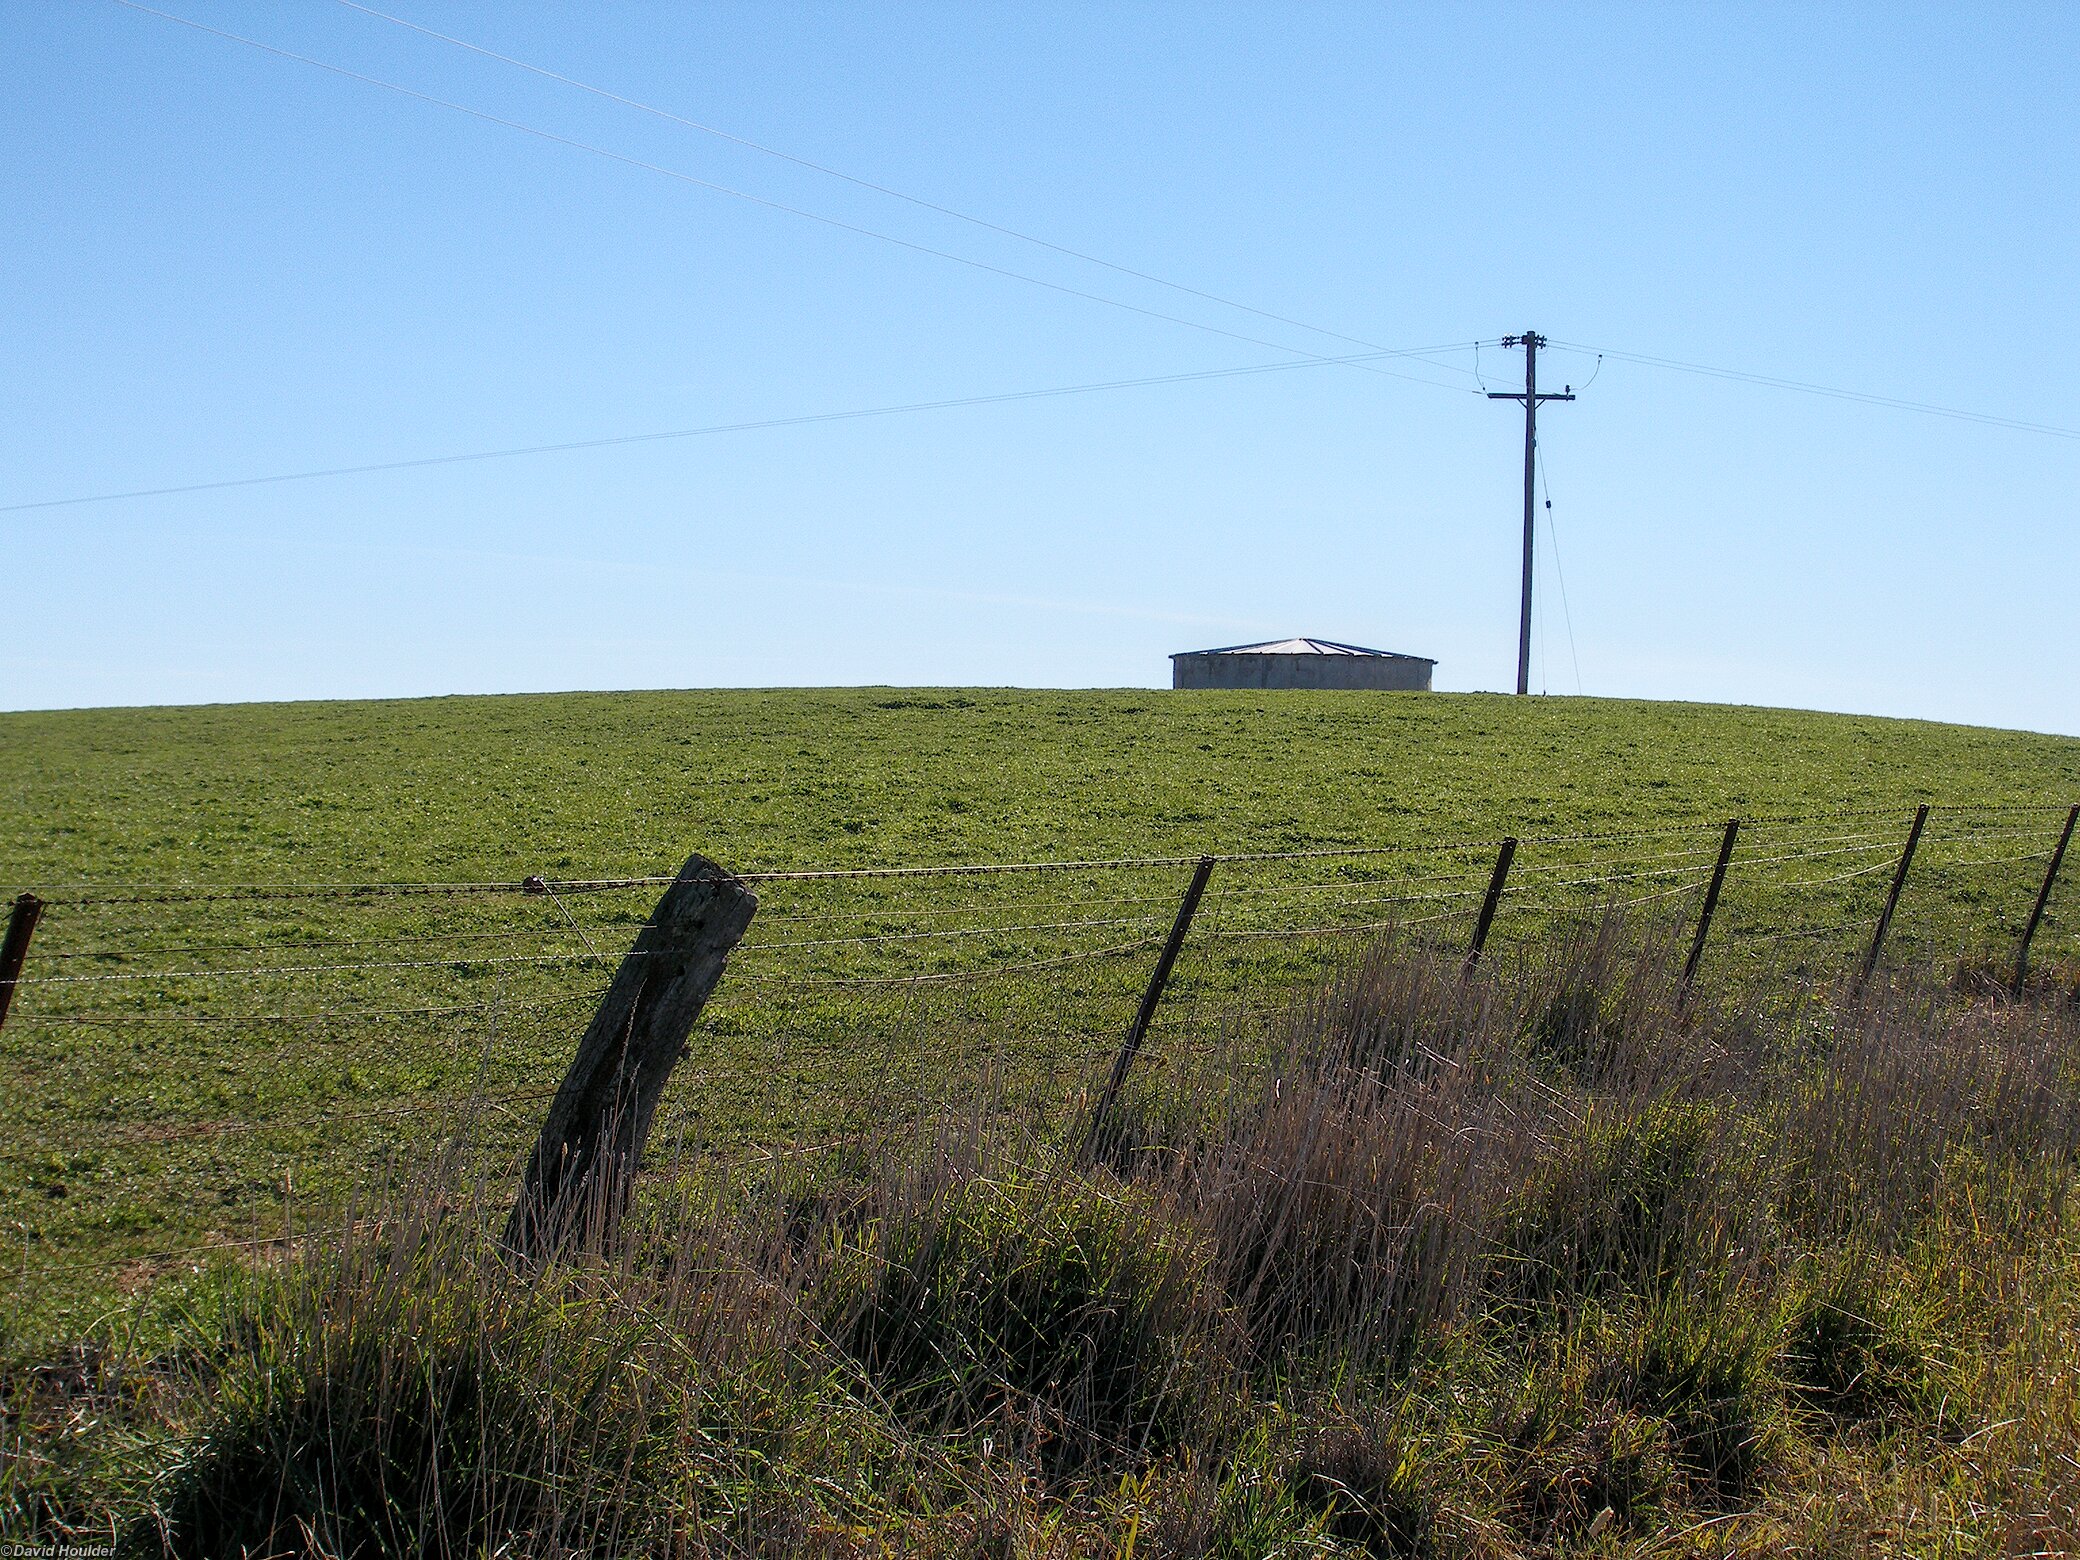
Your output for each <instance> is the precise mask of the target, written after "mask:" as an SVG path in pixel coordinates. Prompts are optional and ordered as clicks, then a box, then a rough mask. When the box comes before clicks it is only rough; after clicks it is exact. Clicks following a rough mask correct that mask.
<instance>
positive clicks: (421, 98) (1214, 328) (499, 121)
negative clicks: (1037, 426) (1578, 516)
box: [114, 0, 1480, 395]
mask: <svg viewBox="0 0 2080 1560" xmlns="http://www.w3.org/2000/svg"><path fill="white" fill-rule="evenodd" d="M114 3H115V4H117V5H120V6H124V7H126V8H127V9H129V10H133V11H140V12H143V13H144V14H145V15H147V16H156V17H158V18H160V19H161V20H163V21H168V22H173V23H176V24H178V25H180V26H182V27H190V28H193V29H195V30H196V31H197V32H203V33H208V34H210V35H211V36H213V37H217V38H223V39H225V40H227V41H229V42H232V43H240V44H244V45H246V46H247V47H249V48H254V49H259V50H261V51H262V52H264V53H267V54H272V55H275V56H277V57H279V58H282V59H286V60H293V61H295V62H296V63H298V64H302V65H309V66H312V67H314V68H315V69H318V70H322V71H327V72H329V73H331V74H333V75H336V76H341V77H344V78H346V79H348V80H350V81H358V82H361V83H363V84H365V85H368V86H372V87H380V88H382V89H383V90H384V91H386V92H395V93H397V94H399V95H400V96H403V97H408V98H411V99H413V100H415V101H417V102H421V103H426V104H430V105H432V106H434V107H436V108H445V109H448V110H451V111H452V112H455V113H458V114H465V115H467V116H469V117H470V118H472V119H479V120H482V121H484V122H485V123H486V124H493V125H498V126H500V127H502V128H504V129H507V130H516V131H518V132H520V133H521V134H523V135H530V136H534V137H536V138H537V139H540V140H543V141H548V142H551V143H553V144H555V145H558V146H567V147H570V148H572V149H573V150H576V151H581V152H586V153H589V154H590V155H592V156H595V157H603V158H606V159H608V160H610V161H613V162H618V163H622V164H625V165H626V166H628V167H631V168H639V169H642V170H643V171H645V172H648V173H655V174H660V175H662V176H663V177H665V178H668V179H676V180H678V181H679V182H681V183H683V184H688V185H692V186H694V187H695V188H698V189H704V190H708V191H710V192H711V193H714V194H718V195H727V196H729V197H730V198H732V199H734V200H742V201H747V202H749V203H750V204H752V205H755V206H762V207H765V208H767V209H768V210H772V211H779V212H785V213H786V214H787V215H789V216H794V217H800V218H803V219H804V220H805V221H810V222H818V223H822V224H823V225H824V226H826V227H832V228H837V229H839V230H841V231H843V232H848V233H854V234H857V235H859V236H861V237H863V238H871V239H874V240H876V241H877V242H880V243H884V244H892V245H894V246H895V247H897V248H899V249H906V250H910V251H912V252H914V253H917V254H922V255H930V256H933V257H934V258H936V259H940V260H946V261H950V262H952V263H953V264H955V265H964V266H968V267H970V268H972V269H974V270H978V271H985V272H988V273H989V274H991V275H993V276H1001V277H1005V278H1008V279H1010V280H1012V281H1018V282H1024V283H1026V284H1027V285H1028V286H1032V287H1040V288H1045V289H1046V290H1047V291H1049V292H1055V293H1061V294H1063V295H1064V296H1067V297H1072V298H1081V299H1083V300H1085V301H1086V302H1090V303H1098V304H1103V305H1104V306H1106V307H1107V308H1113V309H1121V310H1124V311H1126V312H1127V313H1129V314H1138V315H1141V316H1143V317H1145V318H1148V319H1153V320H1162V321H1165V322H1167V323H1169V324H1172V325H1182V326H1184V327H1185V328H1186V329H1188V330H1197V331H1204V332H1206V333H1208V334H1210V335H1215V336H1225V337H1227V338H1228V339H1229V340H1231V341H1242V342H1247V343H1249V344H1250V345H1251V346H1258V347H1269V348H1271V349H1272V350H1274V351H1278V352H1290V353H1293V354H1294V355H1295V356H1298V357H1306V358H1317V357H1319V356H1320V355H1319V354H1317V353H1312V352H1308V351H1306V350H1305V349H1303V348H1300V347H1294V346H1289V345H1287V344H1286V343H1284V342H1280V341H1270V340H1266V339H1265V338H1263V337H1261V336H1248V335H1244V334H1243V333H1242V332H1240V331H1233V330H1228V329H1226V328H1225V327H1223V326H1219V325H1209V324H1207V323H1206V322H1205V321H1203V320H1194V319H1189V318H1187V317H1186V316H1184V315H1181V314H1169V313H1165V312H1164V311H1163V310H1161V309H1150V308H1145V307H1143V306H1142V305H1140V304H1138V303H1128V302H1127V301H1126V300H1124V299H1121V298H1113V297H1108V296H1107V295H1105V294H1103V293H1094V292H1089V291H1086V290H1085V289H1083V288H1080V287H1071V286H1069V285H1067V284H1066V283H1063V282H1051V281H1048V280H1046V279H1045V278H1043V277H1038V276H1033V275H1030V274H1028V273H1026V272H1024V271H1015V270H1013V269H1011V268H1010V267H1008V266H1000V265H994V264H992V263H990V262H989V261H987V260H977V259H975V258H974V257H973V256H971V255H962V254H957V253H955V252H954V251H952V250H948V249H938V248H935V247H933V246H932V245H930V244H920V243H917V242H916V241H914V240H912V239H907V238H899V237H897V236H896V235H895V234H893V233H884V232H882V231H881V230H879V229H878V228H870V227H866V226H864V225H862V224H860V223H857V222H847V221H846V220H844V219H843V218H841V217H833V216H828V215H826V214H824V213H823V212H819V211H811V210H809V209H808V208H806V207H802V206H793V205H789V204H788V203H787V202H785V201H778V200H773V199H771V198H769V197H767V196H764V195H754V194H752V193H751V192H750V191H748V190H740V189H736V188H734V187H733V186H730V185H727V184H720V183H717V182H716V181H715V180H713V179H703V178H700V177H699V176H697V175H695V174H691V173H687V172H685V171H683V170H682V169H678V168H669V167H666V166H665V165H664V164H662V163H654V162H650V161H648V160H646V159H644V158H641V157H632V156H630V155H629V154H627V153H626V152H617V151H613V150H611V149H609V148H607V147H604V146H599V145H596V144H594V143H592V142H590V141H580V140H578V139H577V138H576V137H574V136H567V135H561V134H558V133H557V132H556V131H553V130H544V129H542V128H541V127H539V126H537V125H531V124H527V123H526V122H524V121H522V120H518V119H509V118H507V117H505V116H504V115H501V114H494V113H491V112H489V111H487V110H485V109H481V108H472V107H470V106H469V105H468V104H466V103H458V102H455V101H454V100H453V99H451V98H443V97H437V96H435V95H434V94H432V93H430V92H421V91H419V90H418V89H417V88H414V87H407V86H404V85H402V84H400V83H398V82H394V81H387V80H385V79H384V78H382V77H380V76H371V75H368V74H366V73H365V72H362V71H357V70H349V69H347V68H346V67H345V66H343V65H334V64H332V63H330V62H329V61H326V60H321V59H317V58H314V57H313V56H311V55H308V54H299V53H297V52H296V51H295V50H293V49H284V48H281V47H279V46H277V45H275V44H271V43H263V42H262V41H261V40H259V39H258V38H250V37H247V36H246V35H245V34H243V33H234V32H230V31H227V30H226V29H224V28H221V27H212V26H210V25H208V24H207V23H204V22H198V21H195V20H193V19H192V18H189V17H185V16H180V15H177V14H175V13H174V12H172V11H162V10H159V9H158V8H157V7H154V6H149V5H144V4H142V3H141V0H114ZM1431 350H1443V349H1431ZM1411 355H1412V354H1411ZM1350 366H1353V367H1358V368H1362V369H1364V370H1366V371H1367V372H1371V373H1379V374H1384V375H1386V376H1388V377H1389V378H1396V379H1407V380H1410V381H1412V382H1414V383H1416V384H1427V385H1432V386H1435V387H1436V388H1438V389H1444V390H1452V391H1458V390H1460V389H1461V388H1462V387H1460V386H1458V385H1447V384H1444V383H1442V382H1441V381H1439V380H1435V379H1424V378H1422V377H1421V376H1419V375H1415V374H1400V373H1396V372H1395V371H1393V370H1392V369H1384V368H1379V367H1377V366H1376V365H1372V364H1364V363H1356V364H1352V365H1350ZM1465 393H1466V394H1469V395H1478V394H1479V393H1480V392H1478V391H1476V390H1471V389H1468V390H1466V391H1465Z"/></svg>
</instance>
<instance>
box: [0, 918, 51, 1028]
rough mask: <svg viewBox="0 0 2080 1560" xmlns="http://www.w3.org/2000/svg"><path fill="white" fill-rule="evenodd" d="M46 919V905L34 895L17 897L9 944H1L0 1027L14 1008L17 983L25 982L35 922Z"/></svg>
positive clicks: (11, 921)
mask: <svg viewBox="0 0 2080 1560" xmlns="http://www.w3.org/2000/svg"><path fill="white" fill-rule="evenodd" d="M42 915H43V901H42V900H41V899H38V898H37V897H36V896H35V895H34V894H28V893H24V894H17V895H16V896H15V901H14V909H13V910H12V911H11V912H9V914H8V917H7V941H6V942H4V943H0V1024H5V1023H6V1022H7V1010H8V1009H9V1008H10V1007H12V1006H13V1005H14V988H15V983H16V982H17V981H19V980H20V979H21V978H22V965H23V964H24V963H25V962H26V961H27V959H28V957H29V939H30V938H31V937H33V936H35V935H36V922H37V920H38V919H39V918H40V917H41V916H42Z"/></svg>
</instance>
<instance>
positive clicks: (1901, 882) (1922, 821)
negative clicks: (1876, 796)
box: [1856, 802, 1928, 985]
mask: <svg viewBox="0 0 2080 1560" xmlns="http://www.w3.org/2000/svg"><path fill="white" fill-rule="evenodd" d="M1927 823H1928V803H1926V802H1923V803H1922V804H1921V805H1920V806H1919V807H1917V808H1915V809H1914V827H1913V828H1911V829H1909V830H1908V831H1907V843H1906V847H1905V848H1904V849H1903V850H1901V851H1900V853H1899V866H1898V867H1897V868H1896V869H1895V870H1894V872H1893V874H1892V891H1891V892H1890V893H1888V894H1887V895H1886V896H1885V909H1884V911H1883V912H1882V913H1881V914H1880V915H1879V916H1878V925H1877V928H1876V929H1875V930H1874V931H1873V932H1872V933H1871V947H1870V952H1868V953H1866V954H1865V955H1864V956H1863V972H1862V973H1861V974H1860V975H1858V976H1857V977H1856V981H1857V984H1858V985H1861V984H1863V982H1865V981H1867V980H1869V979H1870V978H1871V972H1872V971H1873V970H1875V969H1876V968H1877V967H1878V955H1879V954H1880V953H1882V952H1884V951H1885V934H1886V933H1887V932H1889V931H1891V930H1892V912H1893V911H1894V910H1896V909H1898V908H1899V894H1900V890H1901V889H1903V888H1905V887H1906V886H1907V869H1908V868H1910V867H1912V866H1913V865H1914V847H1915V846H1916V845H1919V844H1920V843H1921V831H1922V829H1923V828H1924V827H1926V825H1927Z"/></svg>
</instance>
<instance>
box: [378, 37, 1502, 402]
mask: <svg viewBox="0 0 2080 1560" xmlns="http://www.w3.org/2000/svg"><path fill="white" fill-rule="evenodd" d="M339 4H341V5H343V6H345V7H346V8H347V9H348V10H351V11H359V12H360V13H362V14H363V15H364V16H371V17H374V18H376V19H377V20H378V21H383V22H388V23H390V24H392V25H393V26H397V27H403V28H406V29H408V30H410V31H412V32H415V33H419V34H421V35H423V36H425V37H428V38H434V39H438V40H439V41H440V42H442V43H446V44H451V45H453V46H454V47H455V48H458V49H465V50H467V51H469V52H470V53H471V54H477V55H481V56H483V57H484V58H485V59H490V60H496V61H498V62H499V63H500V64H502V65H510V66H513V67H514V68H515V69H518V70H524V71H527V72H529V73H531V74H533V75H536V76H541V77H543V78H545V79H547V80H550V81H555V82H560V83H561V84H562V85H564V86H567V87H573V88H575V89H577V90H578V91H580V92H586V93H590V94H591V95H592V96H594V97H597V98H602V99H604V100H606V101H607V102H610V103H616V104H619V105H620V106H622V107H624V108H632V109H635V110H636V111H637V112H639V113H644V114H649V115H652V116H654V117H655V118H658V119H662V120H666V121H668V122H669V123H671V124H675V125H680V126H682V127H684V128H686V129H688V130H697V131H699V132H700V133H701V134H702V135H709V136H714V137H716V138H717V139H718V140H723V141H728V142H730V143H731V144H733V145H736V146H742V147H745V148H748V149H749V150H751V151H754V152H757V153H759V154H761V155H762V156H766V157H774V158H778V159H779V160H780V161H782V162H787V163H792V164H794V165H795V166H796V167H798V168H807V169H809V170H810V171H811V172H814V173H820V174H823V175H825V176H826V177H828V178H833V179H840V180H843V181H844V182H845V183H847V184H851V185H855V186H857V187H858V188H860V189H864V190H871V191H872V192H873V193H875V194H877V195H886V196H888V197H889V198H890V199H892V200H899V201H903V202H905V203H907V204H909V205H912V206H916V207H918V208H919V209H921V210H924V211H930V212H934V213H936V214H937V215H939V216H943V217H951V218H953V219H954V220H955V221H956V222H965V223H968V224H969V225H970V226H972V227H977V228H981V229H983V230H984V231H986V232H990V233H996V234H1000V235H1001V236H1003V237H1005V238H1013V239H1017V240H1018V241H1019V242H1020V243H1023V244H1032V245H1034V246H1036V247H1037V248H1040V249H1045V250H1049V251H1051V252H1053V253H1055V254H1058V255H1065V256H1067V257H1068V258H1070V259H1072V260H1080V261H1082V262H1084V263H1085V264H1087V265H1095V266H1099V267H1101V268H1103V269H1105V270H1107V271H1113V272H1116V273H1118V274H1119V275H1121V276H1128V277H1132V278H1134V279H1135V280H1136V281H1143V282H1151V283H1153V284H1154V285H1156V286H1158V287H1167V288H1169V289H1171V290H1172V291H1174V292H1180V293H1184V294H1187V295H1188V296H1190V297H1194V298H1200V299H1204V300H1205V301H1206V302H1208V303H1217V304H1219V305H1221V306H1222V307H1223V308H1228V309H1235V310H1238V311H1240V312H1242V313H1244V314H1254V315H1256V316H1257V317H1258V318H1259V319H1266V320H1271V321H1274V322H1275V323H1277V324H1280V325H1291V326H1293V327H1294V328H1295V329H1298V330H1305V331H1311V332H1313V333H1314V334H1316V335H1320V336H1328V337H1331V338H1333V339H1334V340H1337V341H1343V342H1348V343H1350V344H1351V345H1353V346H1360V347H1372V348H1375V349H1377V348H1379V345H1380V344H1379V343H1378V342H1376V341H1367V340H1365V339H1364V338H1363V337H1362V336H1353V335H1349V334H1347V333H1346V332H1343V331H1339V330H1331V329H1329V328H1328V327H1327V326H1324V325H1315V324H1310V323H1309V322H1308V321H1306V320H1301V319H1295V318H1293V317H1292V316H1290V315H1285V314H1277V313H1273V312H1272V311H1271V310H1269V309H1260V308H1257V307H1256V306H1255V305H1253V304H1247V303H1242V302H1239V301H1238V300H1236V299H1234V298H1228V297H1223V296H1222V295H1221V294H1219V293H1214V292H1208V291H1206V290H1205V289H1203V288H1199V287H1192V286H1189V285H1187V284H1186V283H1183V282H1178V281H1173V280H1171V279H1170V278H1169V277H1166V276H1158V275H1156V274H1155V273H1154V272H1151V271H1143V270H1138V269H1136V268H1135V267H1133V266H1128V265H1121V264H1119V263H1118V262H1116V261H1112V260H1107V259H1105V258H1104V257H1103V256H1101V255H1094V254H1090V253H1088V252H1086V251H1084V250H1080V249H1073V248H1071V247H1069V246H1068V245H1066V244H1058V243H1055V242H1054V241H1053V240H1051V239H1046V238H1041V237H1039V236H1038V235H1036V234H1033V233H1027V232H1024V231H1021V230H1020V229H1018V228H1013V227H1007V226H1006V225H1004V224H1003V223H1001V222H992V221H990V220H989V219H988V218H986V217H978V216H975V215H974V214H972V213H970V212H966V211H961V210H958V209H956V208H955V207H952V206H947V205H943V204H941V203H940V202H938V201H934V200H927V199H925V198H924V197H923V196H921V195H913V194H911V193H909V192H908V191H907V190H900V189H897V188H895V187H894V186H893V185H889V184H883V183H880V182H879V181H877V180H873V179H867V178H862V177H860V176H859V175H858V174H853V173H847V172H846V171H845V170H844V169H842V168H834V167H832V166H830V165H829V164H828V163H820V162H816V161H814V160H813V159H811V158H807V157H802V156H798V155H796V154H795V153H793V152H786V151H782V150H780V149H779V148H778V147H774V146H768V145H766V144H764V143H763V142H760V141H754V140H752V139H751V138H750V137H749V136H743V135H738V134H736V133H735V132H733V131H729V130H724V129H721V128H719V127H718V126H715V125H711V124H706V123H703V122H702V121H700V120H697V119H689V118H688V117H686V116H685V115H683V114H678V113H674V112H673V111H672V110H670V109H668V108H660V107H658V106H657V105H656V104H653V103H646V102H643V101H642V100H641V99H639V98H632V97H629V96H627V95H626V94H624V93H620V92H614V91H611V90H609V89H608V88H606V87H601V86H596V85H594V84H593V83H591V82H588V81H580V80H579V79H578V78H577V77H575V76H569V75H565V74H564V73H563V72H561V71H555V70H550V69H548V68H547V67H546V66H542V65H536V64H533V63H532V62H530V61H527V60H522V59H516V58H515V57H514V56H512V55H510V54H501V53H499V52H498V51H497V50H495V49H488V48H485V47H484V46H483V45H482V44H478V43H472V42H470V41H469V40H468V39H467V38H458V37H456V36H455V35H454V34H452V33H444V32H440V31H437V30H436V29H434V28H431V27H427V26H423V25H421V24H420V23H418V22H414V21H411V20H409V19H408V18H405V17H402V16H393V15H391V14H390V13H389V12H387V11H379V10H377V9H376V8H375V7H374V6H369V5H363V4H361V3H360V0H339ZM1439 350H1443V349H1442V348H1440V349H1439ZM1440 366H1446V365H1440ZM1452 371H1453V372H1456V373H1467V372H1469V371H1468V370H1465V369H1458V368H1454V369H1453V370H1452Z"/></svg>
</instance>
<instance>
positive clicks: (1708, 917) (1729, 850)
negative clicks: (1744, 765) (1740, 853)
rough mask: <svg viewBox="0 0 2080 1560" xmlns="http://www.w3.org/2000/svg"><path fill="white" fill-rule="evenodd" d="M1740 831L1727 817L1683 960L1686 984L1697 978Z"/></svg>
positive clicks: (1737, 825)
mask: <svg viewBox="0 0 2080 1560" xmlns="http://www.w3.org/2000/svg"><path fill="white" fill-rule="evenodd" d="M1740 832H1741V821H1740V819H1738V818H1728V819H1727V820H1726V832H1725V834H1723V835H1721V836H1720V838H1719V860H1718V861H1717V863H1716V864H1714V866H1713V867H1712V881H1711V883H1710V885H1709V886H1708V887H1706V889H1705V891H1704V908H1703V909H1701V910H1699V911H1698V912H1697V935H1696V936H1694V937H1692V938H1691V939H1690V957H1689V958H1687V959H1685V960H1684V961H1683V984H1684V985H1686V986H1687V985H1689V984H1690V983H1691V982H1692V981H1693V980H1695V979H1697V966H1698V964H1699V963H1700V962H1701V961H1702V960H1703V958H1704V940H1705V939H1706V938H1707V937H1709V936H1711V935H1712V912H1713V911H1715V910H1717V909H1718V908H1719V890H1720V889H1722V888H1724V887H1725V886H1726V868H1727V865H1728V864H1729V863H1730V862H1731V861H1732V860H1733V842H1734V841H1735V840H1736V839H1737V838H1739V836H1740Z"/></svg>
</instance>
